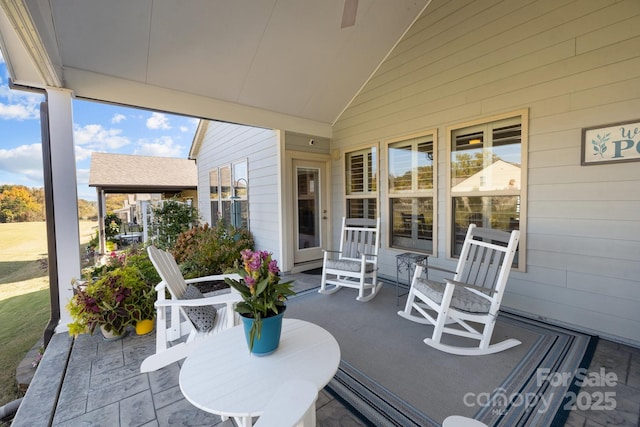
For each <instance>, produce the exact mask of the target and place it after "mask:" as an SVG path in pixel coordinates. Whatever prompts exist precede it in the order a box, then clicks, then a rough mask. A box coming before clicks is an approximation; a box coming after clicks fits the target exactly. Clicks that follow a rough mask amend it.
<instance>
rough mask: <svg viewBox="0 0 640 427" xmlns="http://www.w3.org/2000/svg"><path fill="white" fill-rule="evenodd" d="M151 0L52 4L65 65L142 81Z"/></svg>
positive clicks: (65, 0) (60, 0) (80, 0)
mask: <svg viewBox="0 0 640 427" xmlns="http://www.w3.org/2000/svg"><path fill="white" fill-rule="evenodd" d="M152 4H153V1H152V0H135V1H131V0H108V1H96V0H56V1H54V2H53V3H52V7H53V19H54V25H55V29H56V34H57V39H58V45H59V49H60V56H61V58H62V63H63V66H64V67H73V68H80V69H83V70H87V71H93V72H96V73H101V74H107V75H111V76H116V77H123V78H126V79H129V80H135V81H139V82H144V81H145V79H146V72H147V53H148V50H149V27H150V18H151V6H152Z"/></svg>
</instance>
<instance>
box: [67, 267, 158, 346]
mask: <svg viewBox="0 0 640 427" xmlns="http://www.w3.org/2000/svg"><path fill="white" fill-rule="evenodd" d="M72 285H73V291H74V295H73V297H72V298H71V300H70V301H69V303H68V304H67V310H69V313H70V315H71V318H72V319H73V322H72V323H70V324H68V325H67V326H68V327H69V334H71V335H74V336H75V335H78V334H81V333H85V332H89V333H93V332H94V331H95V328H96V327H97V326H103V327H104V328H105V330H106V331H107V332H112V333H114V334H116V335H122V334H123V333H124V332H125V330H126V328H127V327H128V326H130V325H134V324H135V322H136V321H138V320H142V318H149V317H144V316H148V315H149V314H150V313H151V316H152V317H150V318H153V310H151V308H152V307H153V301H154V299H155V289H154V288H153V287H152V286H149V284H148V283H147V282H146V281H145V279H144V277H143V275H142V274H141V273H140V270H138V268H136V267H133V266H123V267H117V268H115V269H113V270H110V271H107V272H106V273H105V274H104V275H102V276H101V277H100V278H99V279H98V280H95V281H93V280H92V281H89V282H84V281H82V282H79V281H74V283H72Z"/></svg>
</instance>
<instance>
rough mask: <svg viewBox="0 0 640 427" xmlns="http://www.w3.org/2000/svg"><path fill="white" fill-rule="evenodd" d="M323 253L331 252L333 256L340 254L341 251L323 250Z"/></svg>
mask: <svg viewBox="0 0 640 427" xmlns="http://www.w3.org/2000/svg"><path fill="white" fill-rule="evenodd" d="M322 252H329V253H332V254H339V253H340V251H336V250H332V249H323V250H322Z"/></svg>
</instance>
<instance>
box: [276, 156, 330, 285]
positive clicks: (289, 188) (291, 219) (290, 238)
mask: <svg viewBox="0 0 640 427" xmlns="http://www.w3.org/2000/svg"><path fill="white" fill-rule="evenodd" d="M294 160H299V161H313V162H321V163H324V165H325V176H324V182H323V185H324V186H325V188H326V193H327V197H326V200H322V203H323V205H324V206H323V208H324V209H326V210H327V214H326V216H327V219H326V220H325V224H326V227H330V226H331V195H330V189H331V156H330V155H328V154H326V155H325V154H318V153H308V152H303V151H293V150H286V151H285V162H284V165H283V166H284V168H283V169H284V176H285V180H284V185H283V191H284V195H285V197H284V198H283V199H284V209H283V212H284V222H283V223H284V224H294V223H295V215H296V206H295V204H294V201H295V195H294V191H295V189H296V186H295V185H294V179H295V178H296V177H295V175H294V172H295V168H294ZM282 232H283V236H282V237H283V242H285V244H284V248H283V260H286V261H285V262H284V263H283V269H284V271H289V272H291V273H296V272H299V271H304V270H307V269H310V268H315V267H321V266H322V258H320V259H318V260H314V261H309V262H306V263H304V264H301V265H300V264H299V265H296V264H295V252H296V250H297V243H296V234H297V233H296V232H295V230H294V227H293V226H289V227H287V226H285V227H283V230H282ZM325 234H326V236H325V237H324V238H325V241H324V243H323V247H325V248H326V247H330V246H331V234H332V233H331V231H330V230H329V229H328V228H327V229H326V232H325Z"/></svg>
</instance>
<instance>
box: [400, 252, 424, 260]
mask: <svg viewBox="0 0 640 427" xmlns="http://www.w3.org/2000/svg"><path fill="white" fill-rule="evenodd" d="M396 258H409V259H417V260H422V259H424V258H429V255H427V254H417V253H415V252H403V253H401V254H398V255H396Z"/></svg>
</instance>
